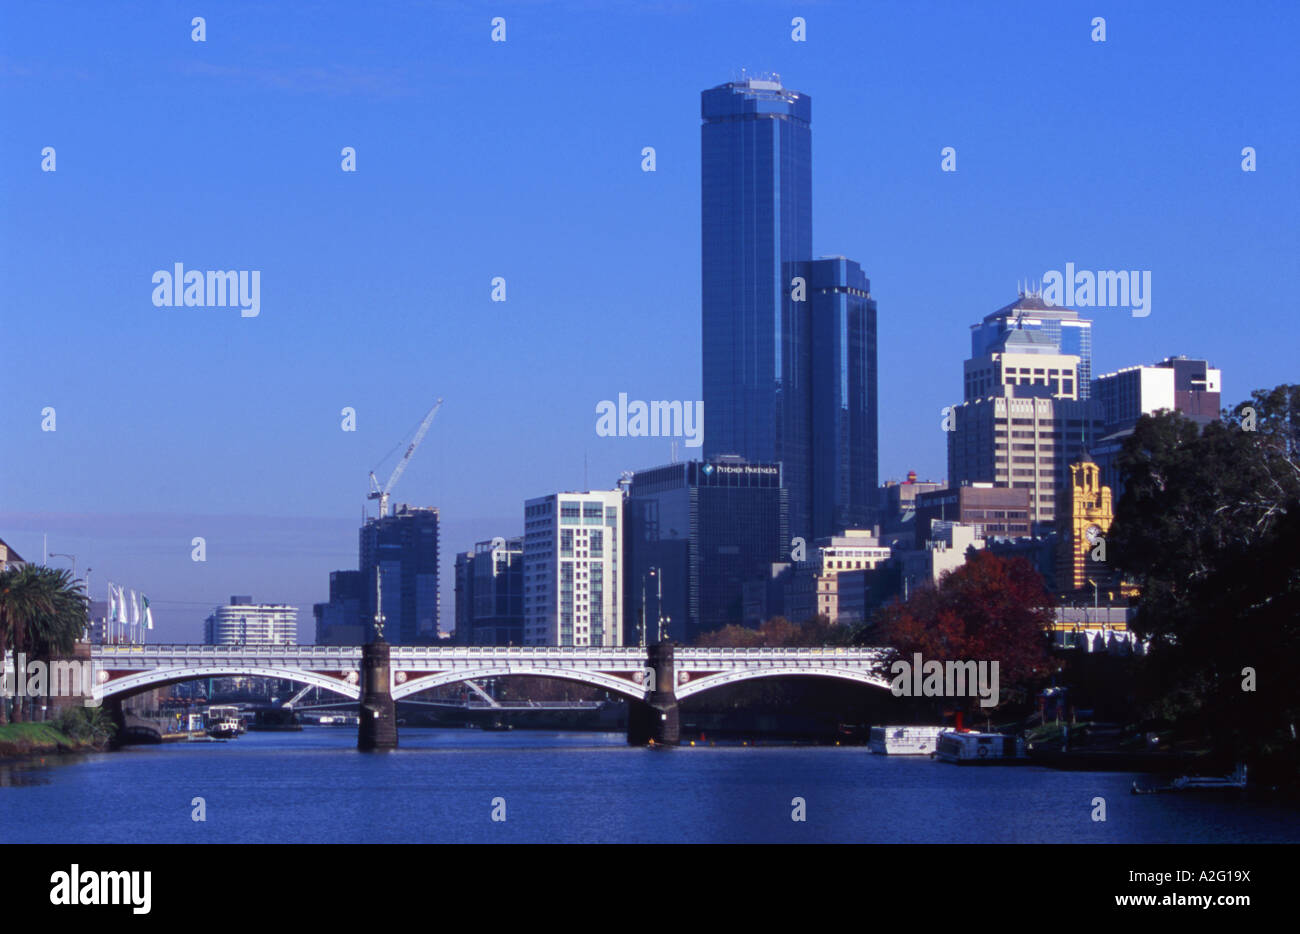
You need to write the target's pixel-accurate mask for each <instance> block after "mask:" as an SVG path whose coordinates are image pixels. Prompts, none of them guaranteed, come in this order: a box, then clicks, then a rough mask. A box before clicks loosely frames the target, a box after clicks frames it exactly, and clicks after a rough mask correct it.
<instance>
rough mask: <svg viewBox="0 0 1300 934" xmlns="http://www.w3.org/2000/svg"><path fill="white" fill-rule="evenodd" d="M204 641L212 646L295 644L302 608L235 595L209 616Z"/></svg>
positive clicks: (205, 626) (205, 625)
mask: <svg viewBox="0 0 1300 934" xmlns="http://www.w3.org/2000/svg"><path fill="white" fill-rule="evenodd" d="M203 641H204V642H206V643H207V644H208V645H254V644H278V645H292V644H294V643H296V642H297V641H298V608H297V607H294V606H289V605H288V604H285V603H254V602H253V598H252V597H249V596H240V595H236V596H233V597H231V598H230V603H228V604H227V605H225V606H219V607H217V608H216V609H215V610H213V611H212V615H211V616H209V617H208V618H207V620H206V622H205V624H204V640H203Z"/></svg>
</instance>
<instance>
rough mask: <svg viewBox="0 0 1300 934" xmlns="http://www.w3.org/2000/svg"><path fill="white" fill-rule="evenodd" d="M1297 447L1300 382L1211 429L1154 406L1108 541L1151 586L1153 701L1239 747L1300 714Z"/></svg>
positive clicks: (1255, 398) (1142, 605)
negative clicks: (1155, 409)
mask: <svg viewBox="0 0 1300 934" xmlns="http://www.w3.org/2000/svg"><path fill="white" fill-rule="evenodd" d="M1297 452H1300V386H1279V387H1277V388H1275V389H1272V390H1258V391H1256V392H1254V393H1253V394H1252V398H1251V401H1250V402H1247V403H1243V404H1241V405H1239V406H1237V407H1236V408H1235V409H1233V410H1232V411H1231V412H1225V413H1224V417H1223V418H1221V419H1220V420H1218V421H1215V422H1211V423H1210V424H1207V425H1205V426H1204V427H1202V426H1199V425H1197V424H1196V423H1195V422H1192V421H1191V420H1189V419H1187V418H1185V417H1184V416H1182V415H1179V414H1176V413H1159V414H1157V415H1154V416H1144V417H1143V418H1142V419H1140V420H1139V422H1138V424H1137V426H1136V428H1135V430H1134V433H1133V435H1132V436H1131V437H1130V438H1129V439H1128V440H1127V441H1126V442H1125V445H1124V449H1123V451H1122V453H1121V455H1120V459H1119V467H1120V470H1121V471H1122V473H1123V475H1124V477H1125V490H1124V495H1123V496H1122V497H1121V499H1120V502H1119V504H1118V508H1117V509H1116V518H1115V523H1114V525H1113V526H1112V528H1111V530H1110V534H1109V535H1108V536H1107V539H1108V544H1109V545H1110V547H1111V555H1112V559H1113V560H1114V561H1115V563H1116V564H1117V566H1118V567H1119V568H1120V569H1121V570H1122V571H1123V572H1124V573H1125V574H1126V575H1127V576H1129V577H1130V578H1132V579H1133V580H1134V581H1135V582H1136V583H1137V584H1138V586H1139V588H1140V591H1141V596H1140V598H1139V602H1138V614H1137V619H1136V621H1135V628H1136V630H1137V632H1138V634H1139V635H1140V636H1142V637H1143V638H1145V639H1148V640H1150V649H1149V655H1148V660H1147V664H1146V666H1145V671H1144V679H1143V681H1144V685H1143V686H1144V688H1145V701H1146V703H1147V706H1148V712H1149V713H1151V714H1152V715H1155V716H1160V717H1167V718H1169V719H1173V720H1179V721H1182V722H1183V723H1184V724H1193V725H1194V726H1195V728H1196V729H1197V730H1198V731H1199V732H1201V733H1202V734H1205V735H1209V736H1211V737H1212V738H1213V740H1214V743H1215V745H1216V747H1217V748H1218V749H1219V750H1220V751H1221V752H1224V753H1228V754H1232V755H1241V754H1243V753H1245V752H1246V751H1248V750H1250V749H1254V750H1259V749H1260V748H1262V746H1265V745H1267V744H1268V743H1270V742H1274V741H1275V739H1274V738H1275V737H1277V736H1279V735H1281V734H1291V733H1292V731H1293V730H1294V729H1295V724H1296V722H1297V720H1298V719H1300V691H1297V689H1296V687H1295V686H1296V685H1297V684H1300V568H1297V562H1296V560H1295V556H1296V554H1298V553H1300V459H1298V458H1297ZM1252 672H1253V680H1254V683H1253V684H1252V683H1251V673H1252ZM1252 687H1253V688H1254V690H1251V689H1250V688H1252Z"/></svg>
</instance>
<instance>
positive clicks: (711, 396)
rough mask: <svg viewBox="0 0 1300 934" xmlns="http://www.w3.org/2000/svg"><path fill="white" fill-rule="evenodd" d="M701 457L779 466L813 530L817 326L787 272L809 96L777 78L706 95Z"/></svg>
mask: <svg viewBox="0 0 1300 934" xmlns="http://www.w3.org/2000/svg"><path fill="white" fill-rule="evenodd" d="M701 117H702V119H703V125H702V127H701V188H702V200H701V259H702V264H703V265H702V299H703V308H702V314H703V320H702V336H703V341H702V342H703V384H704V408H705V411H706V412H707V413H708V418H709V423H708V424H709V429H708V431H707V432H706V433H705V436H704V456H705V459H706V460H709V459H713V458H715V457H718V456H721V455H727V454H735V455H740V456H742V457H744V458H745V459H747V460H749V461H751V462H753V463H765V464H772V463H777V462H780V463H781V464H782V470H783V479H784V481H785V484H786V486H787V488H788V489H789V491H790V533H791V534H792V535H803V536H805V537H807V536H809V535H810V534H811V528H812V523H811V495H810V484H811V478H810V474H811V455H812V447H811V431H812V427H811V424H810V422H811V415H810V413H811V404H812V402H811V384H810V377H811V370H812V328H811V320H810V319H811V313H810V309H809V303H808V302H807V301H802V302H799V301H795V300H794V298H795V296H793V295H792V291H791V279H792V278H793V277H794V276H795V275H797V268H798V266H799V264H801V263H806V262H807V261H808V260H810V259H811V257H812V130H811V121H812V100H811V99H810V98H809V97H808V95H806V94H802V93H800V92H798V91H792V90H789V89H787V88H784V87H782V86H781V83H780V80H779V79H776V78H769V79H759V78H746V79H744V80H741V81H734V82H730V83H728V84H724V85H720V86H719V87H715V88H711V89H710V90H707V91H704V92H703V93H702V94H701Z"/></svg>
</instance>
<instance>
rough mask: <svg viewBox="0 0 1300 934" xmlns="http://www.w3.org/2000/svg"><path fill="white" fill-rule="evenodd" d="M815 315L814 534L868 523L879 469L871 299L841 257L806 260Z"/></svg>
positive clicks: (859, 275)
mask: <svg viewBox="0 0 1300 934" xmlns="http://www.w3.org/2000/svg"><path fill="white" fill-rule="evenodd" d="M802 275H803V276H804V279H805V281H806V282H807V284H808V303H809V305H810V310H811V317H812V361H813V367H812V413H811V420H812V432H811V449H812V462H811V477H810V479H811V484H810V486H811V499H812V534H813V538H814V539H821V538H829V537H830V536H832V535H838V534H840V533H842V532H844V531H845V530H846V529H861V528H867V527H869V526H870V525H871V523H872V519H873V515H874V509H873V506H874V502H873V500H874V497H875V493H876V484H877V471H878V464H879V459H878V456H877V455H878V438H877V415H878V412H877V401H876V373H877V370H876V303H875V300H874V299H872V297H871V282H870V280H868V279H867V277H866V276H865V275H864V274H863V272H862V267H861V266H859V265H858V264H857V263H855V262H853V260H850V259H845V258H844V257H842V256H841V257H831V258H826V259H820V260H815V261H813V262H810V263H806V264H804V266H803V272H802Z"/></svg>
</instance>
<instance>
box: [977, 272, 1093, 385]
mask: <svg viewBox="0 0 1300 934" xmlns="http://www.w3.org/2000/svg"><path fill="white" fill-rule="evenodd" d="M1015 330H1025V331H1031V332H1033V333H1034V334H1035V335H1041V336H1042V337H1045V338H1046V339H1047V340H1048V341H1049V342H1050V343H1051V344H1052V345H1054V346H1055V348H1056V352H1057V353H1062V354H1072V355H1073V356H1076V357H1078V358H1079V375H1078V384H1079V398H1080V399H1087V398H1090V396H1091V389H1092V321H1091V320H1089V319H1088V318H1083V317H1080V315H1079V313H1078V312H1077V311H1074V310H1073V309H1070V308H1062V307H1060V306H1059V305H1049V304H1047V302H1045V301H1043V298H1042V296H1041V295H1039V294H1037V293H1022V294H1021V295H1020V297H1019V298H1017V299H1016V300H1015V301H1014V302H1012V303H1011V304H1010V305H1006V306H1004V307H1002V308H999V309H998V310H997V311H995V312H993V313H992V314H989V315H986V316H985V317H984V320H983V321H982V322H981V323H980V324H974V325H971V358H972V359H977V358H979V357H984V356H987V355H988V354H989V353H992V352H996V351H999V350H1001V349H1003V344H1004V343H1005V341H1006V339H1007V335H1008V334H1009V333H1010V332H1011V331H1015Z"/></svg>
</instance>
